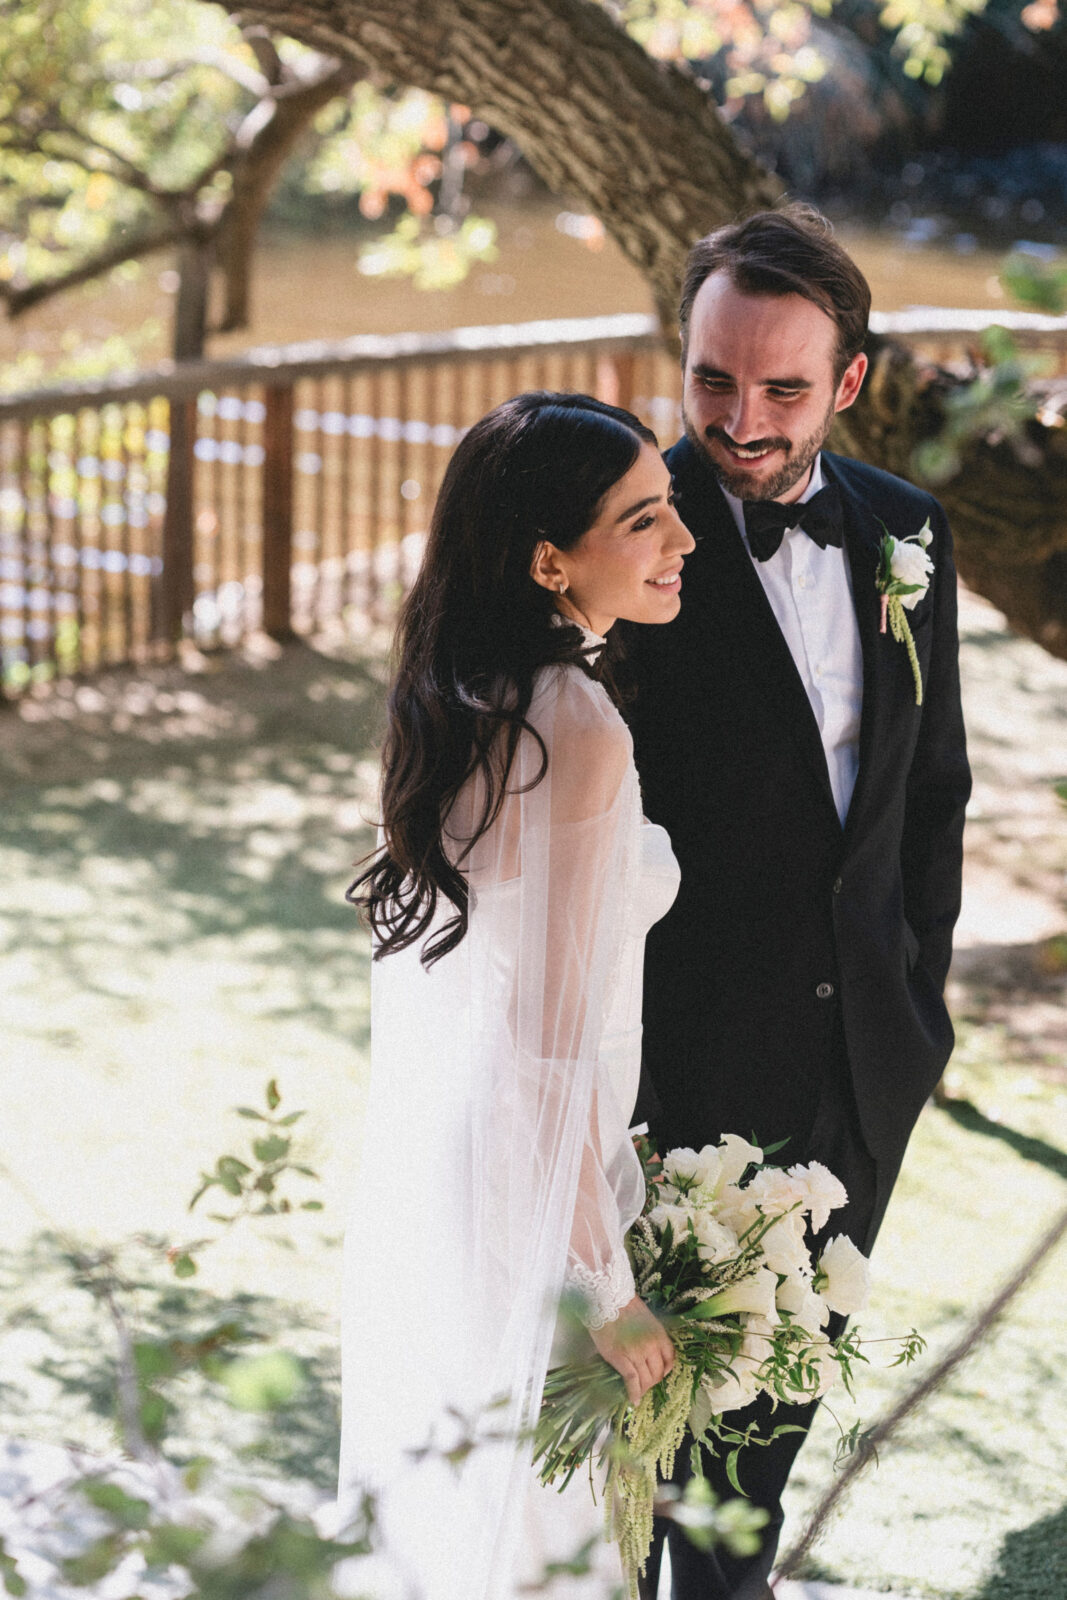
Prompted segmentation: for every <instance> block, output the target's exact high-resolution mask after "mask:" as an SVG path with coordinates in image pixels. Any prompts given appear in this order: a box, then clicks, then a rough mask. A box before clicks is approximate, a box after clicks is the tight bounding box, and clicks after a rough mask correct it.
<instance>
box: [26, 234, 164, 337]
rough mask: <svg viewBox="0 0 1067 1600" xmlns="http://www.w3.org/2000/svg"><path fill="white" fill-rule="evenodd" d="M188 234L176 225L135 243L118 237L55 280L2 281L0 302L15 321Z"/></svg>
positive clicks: (57, 274)
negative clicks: (58, 296) (42, 305)
mask: <svg viewBox="0 0 1067 1600" xmlns="http://www.w3.org/2000/svg"><path fill="white" fill-rule="evenodd" d="M188 232H189V229H188V228H187V227H184V226H183V225H182V224H181V223H178V222H175V223H166V224H164V225H163V226H161V227H159V228H155V229H151V230H150V231H148V232H146V233H144V234H142V235H141V236H140V237H139V238H136V239H128V238H126V237H125V236H123V235H119V236H118V237H117V238H115V239H112V240H111V241H109V243H108V244H106V245H104V246H103V247H102V249H100V250H98V251H97V252H96V254H95V255H92V256H88V257H86V259H85V260H84V261H80V262H78V263H77V264H76V265H75V266H73V267H68V268H66V269H65V270H64V271H63V272H57V273H56V274H55V275H54V276H53V277H50V278H38V279H37V280H36V282H34V283H27V284H21V285H20V284H17V283H4V282H2V281H0V300H3V301H4V303H5V304H6V306H7V314H8V316H9V317H10V318H11V319H12V320H14V319H15V318H16V317H21V316H22V315H23V314H24V313H25V312H27V311H30V310H32V308H33V307H34V306H39V305H41V304H42V303H43V302H44V301H45V300H51V299H53V298H54V296H55V295H57V294H62V293H63V292H64V290H66V289H74V288H77V286H78V285H79V284H81V283H90V282H91V281H92V279H93V278H98V277H99V276H100V275H101V274H102V273H104V272H110V271H111V269H112V267H118V266H121V265H122V263H123V262H124V261H138V260H140V259H141V257H142V256H148V255H151V254H152V252H153V251H155V250H163V249H165V248H166V247H167V246H168V245H173V244H177V243H179V241H180V240H182V239H183V238H185V237H186V236H187V235H188Z"/></svg>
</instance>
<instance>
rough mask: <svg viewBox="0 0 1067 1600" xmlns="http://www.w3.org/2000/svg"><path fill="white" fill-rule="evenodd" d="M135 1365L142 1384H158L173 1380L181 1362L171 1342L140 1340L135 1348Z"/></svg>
mask: <svg viewBox="0 0 1067 1600" xmlns="http://www.w3.org/2000/svg"><path fill="white" fill-rule="evenodd" d="M133 1365H134V1369H135V1371H136V1373H137V1377H138V1380H139V1381H140V1382H141V1383H156V1382H158V1381H159V1379H161V1378H173V1376H174V1374H175V1373H176V1372H178V1371H179V1369H180V1367H181V1362H180V1360H179V1359H178V1356H177V1355H176V1353H175V1351H174V1347H173V1345H172V1344H171V1343H170V1342H169V1341H167V1340H156V1339H139V1340H138V1341H137V1342H136V1343H135V1344H134V1347H133Z"/></svg>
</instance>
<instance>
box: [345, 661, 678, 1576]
mask: <svg viewBox="0 0 1067 1600" xmlns="http://www.w3.org/2000/svg"><path fill="white" fill-rule="evenodd" d="M528 720H529V721H530V723H531V724H532V725H533V726H534V727H535V728H536V730H537V732H538V734H539V735H540V737H541V739H542V740H543V741H544V746H545V751H546V753H547V759H548V765H547V773H546V775H545V776H544V778H543V780H542V781H541V782H536V781H535V780H536V778H537V777H538V775H539V774H540V772H541V770H542V759H541V752H540V750H539V749H538V748H537V746H536V743H535V741H534V740H533V739H531V738H530V737H529V735H527V734H524V735H523V736H522V737H521V739H520V741H519V745H518V750H517V753H516V758H515V762H514V765H513V767H512V771H511V776H510V779H509V784H508V794H507V796H506V797H505V800H504V804H503V806H502V808H501V811H500V814H499V815H498V817H497V818H496V819H495V820H494V822H493V823H492V826H491V827H490V828H489V830H488V832H487V833H486V834H485V835H484V836H483V838H482V839H481V840H479V842H478V844H477V845H476V846H475V848H474V849H473V851H471V852H470V853H469V855H468V857H467V858H466V859H465V861H464V863H463V864H464V868H465V870H466V871H467V873H468V879H469V883H470V886H471V908H470V922H469V927H468V932H467V936H466V938H465V939H464V940H463V941H462V943H461V944H460V945H459V946H458V948H457V949H456V950H455V951H453V952H451V953H450V954H449V955H448V956H446V957H444V958H443V959H442V960H441V961H439V962H438V963H436V964H435V965H434V966H433V967H431V968H430V970H429V971H428V972H427V971H426V970H425V969H424V968H422V967H421V965H420V964H419V961H418V952H417V950H409V951H405V952H401V953H400V954H399V955H390V956H387V957H385V958H384V959H383V960H381V961H379V962H376V963H375V966H374V976H373V988H372V1071H371V1088H370V1093H369V1097H368V1109H367V1121H366V1128H365V1134H364V1153H363V1160H362V1166H361V1172H360V1178H359V1184H358V1188H357V1192H356V1197H355V1203H354V1206H353V1210H352V1214H351V1216H350V1220H349V1227H348V1232H347V1237H346V1249H345V1291H344V1310H343V1318H342V1373H343V1404H342V1442H341V1475H340V1484H341V1490H340V1500H341V1506H342V1508H343V1509H347V1510H352V1509H354V1508H355V1506H356V1505H357V1504H358V1502H359V1498H360V1496H361V1493H362V1492H363V1490H365V1489H369V1490H370V1491H371V1492H372V1493H373V1494H374V1496H375V1499H376V1504H377V1512H378V1531H377V1539H376V1543H377V1547H378V1555H377V1557H376V1559H375V1561H374V1562H373V1565H369V1564H368V1566H367V1572H366V1582H367V1586H368V1592H371V1589H372V1588H373V1592H375V1593H376V1594H380V1595H381V1596H382V1600H391V1597H393V1596H397V1597H399V1596H403V1597H405V1600H407V1597H408V1596H411V1597H415V1596H418V1597H419V1600H513V1597H514V1596H516V1595H517V1594H518V1593H519V1592H520V1590H521V1589H522V1587H523V1586H524V1585H526V1584H529V1583H537V1582H538V1581H539V1580H540V1579H541V1577H542V1574H543V1571H544V1566H545V1563H546V1562H562V1561H568V1560H571V1559H573V1557H574V1555H575V1554H576V1551H577V1549H578V1548H579V1547H580V1546H581V1545H582V1544H584V1543H585V1542H586V1541H587V1540H589V1539H590V1538H594V1537H595V1538H597V1539H598V1543H597V1545H596V1547H595V1556H594V1572H593V1574H592V1575H591V1576H590V1577H589V1579H587V1580H575V1579H573V1578H561V1579H559V1580H558V1581H557V1583H556V1584H554V1585H552V1586H551V1587H549V1588H548V1589H546V1590H545V1591H544V1592H545V1593H547V1594H549V1595H550V1596H552V1595H555V1594H556V1593H558V1595H559V1597H560V1600H564V1597H568V1600H594V1597H595V1600H602V1597H603V1596H604V1595H605V1593H606V1592H607V1590H606V1589H605V1584H608V1585H610V1584H617V1583H618V1582H619V1581H620V1578H621V1573H620V1567H619V1562H618V1556H617V1553H616V1551H615V1549H614V1547H613V1546H612V1545H609V1544H608V1543H607V1541H606V1540H604V1539H603V1537H602V1534H603V1526H604V1521H603V1507H602V1505H601V1504H600V1503H599V1500H598V1501H597V1502H596V1503H594V1500H593V1496H592V1493H591V1490H590V1486H589V1481H588V1477H587V1476H584V1475H581V1474H578V1475H576V1477H575V1478H574V1479H573V1480H572V1482H571V1484H570V1485H569V1486H568V1488H567V1490H566V1491H564V1492H563V1493H562V1494H560V1493H559V1492H558V1491H557V1490H555V1489H552V1488H547V1489H546V1488H544V1487H543V1486H541V1485H540V1484H539V1483H538V1482H537V1480H536V1477H535V1475H534V1471H533V1468H532V1465H531V1462H530V1446H529V1443H528V1438H527V1440H526V1442H523V1439H522V1438H521V1437H520V1436H521V1435H523V1434H524V1433H526V1434H528V1430H529V1428H530V1427H531V1426H532V1424H533V1422H534V1421H535V1420H536V1416H537V1410H538V1407H539V1403H540V1394H541V1388H542V1386H543V1383H544V1375H545V1371H546V1369H547V1367H548V1364H549V1361H550V1358H551V1349H552V1342H553V1334H554V1328H555V1307H556V1304H557V1302H558V1299H559V1294H560V1292H561V1290H562V1289H563V1287H564V1286H565V1285H566V1284H567V1283H571V1284H575V1285H577V1286H579V1287H581V1288H582V1290H583V1291H584V1293H585V1294H586V1296H587V1298H588V1301H589V1304H590V1308H591V1309H590V1315H589V1320H590V1321H591V1322H592V1323H594V1324H595V1323H597V1322H603V1321H606V1320H608V1319H610V1318H612V1317H614V1316H615V1315H617V1314H618V1311H619V1310H620V1308H621V1307H622V1306H623V1305H625V1303H626V1302H627V1301H628V1300H629V1299H630V1298H631V1297H632V1295H633V1293H634V1285H633V1277H632V1274H631V1272H630V1268H629V1264H628V1261H627V1257H626V1252H625V1248H624V1245H623V1237H624V1234H625V1232H626V1229H627V1228H628V1227H629V1225H630V1223H631V1222H632V1221H633V1220H634V1218H635V1217H636V1216H637V1215H638V1213H639V1212H640V1210H641V1207H642V1204H643V1200H644V1186H643V1178H642V1173H641V1168H640V1163H639V1162H638V1160H637V1156H636V1153H635V1151H634V1148H633V1144H632V1141H631V1138H630V1135H629V1132H628V1128H629V1124H630V1119H631V1113H632V1109H633V1105H634V1100H635V1098H636V1093H637V1083H638V1076H639V1071H640V1046H641V985H642V963H643V954H644V940H645V935H646V933H647V931H648V929H649V928H650V927H651V926H652V924H653V923H654V922H655V921H656V920H657V919H658V918H659V917H661V916H663V915H664V914H665V912H666V911H667V910H668V908H669V907H670V905H671V903H672V901H673V899H674V897H675V895H676V893H677V889H678V881H679V874H678V867H677V863H676V862H675V859H674V856H673V854H672V852H671V848H670V843H669V840H668V839H667V836H666V834H665V833H664V831H663V830H662V829H661V828H658V827H656V826H654V825H652V824H650V823H647V822H644V821H643V819H642V816H641V806H640V794H639V789H638V783H637V774H636V770H635V769H634V765H633V756H632V746H631V743H630V737H629V733H628V732H627V730H626V728H625V725H624V724H623V722H622V719H621V718H620V717H619V714H618V712H617V711H616V709H615V707H614V706H613V705H612V703H611V701H610V699H609V697H608V696H607V694H606V692H605V690H604V689H603V688H602V687H601V686H600V685H599V684H597V683H595V682H593V681H592V680H591V679H590V678H589V677H587V676H586V674H585V673H583V672H582V671H581V670H580V669H579V668H576V667H570V666H568V667H553V668H546V669H544V670H543V671H542V673H541V674H540V675H539V677H538V680H537V685H536V689H535V695H534V700H533V703H532V705H531V708H530V712H529V717H528ZM482 799H483V796H482V794H481V792H480V790H479V788H478V786H477V784H476V783H471V784H469V785H468V786H467V789H466V790H464V792H463V793H462V794H461V796H460V800H459V802H457V805H456V807H455V808H454V809H453V812H452V814H451V815H450V817H449V822H448V830H447V831H448V833H449V835H450V836H451V839H452V848H453V851H454V853H455V855H456V856H457V857H459V856H460V854H461V849H462V846H461V844H460V842H459V841H462V840H463V839H467V838H469V837H470V836H471V834H472V833H473V831H474V826H475V819H476V818H477V817H478V816H479V806H480V802H481V800H482ZM446 920H447V912H446V914H445V915H443V916H442V917H441V922H444V921H446ZM472 1433H476V1434H477V1435H478V1437H479V1439H480V1440H481V1442H479V1443H478V1444H477V1446H476V1448H474V1449H473V1450H472V1451H470V1452H469V1453H468V1452H467V1451H466V1449H465V1448H464V1446H465V1442H466V1440H467V1439H468V1438H469V1437H470V1436H471V1434H472ZM516 1441H518V1442H516ZM427 1446H429V1449H428V1450H427V1448H426V1447H427ZM448 1451H452V1452H453V1455H452V1456H451V1458H450V1459H446V1454H445V1453H446V1452H448Z"/></svg>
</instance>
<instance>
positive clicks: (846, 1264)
mask: <svg viewBox="0 0 1067 1600" xmlns="http://www.w3.org/2000/svg"><path fill="white" fill-rule="evenodd" d="M823 1278H825V1280H826V1281H825V1283H824V1282H822V1281H821V1280H822V1279H823ZM816 1282H818V1284H819V1293H820V1294H821V1295H822V1297H823V1299H824V1300H825V1301H826V1304H827V1305H828V1306H829V1307H830V1310H831V1311H839V1312H840V1313H841V1314H842V1316H846V1317H848V1316H851V1315H852V1314H853V1312H856V1311H862V1310H863V1309H864V1308H865V1307H866V1304H867V1298H868V1296H869V1294H870V1292H871V1268H870V1262H869V1261H868V1260H867V1257H866V1256H865V1255H863V1254H862V1252H861V1251H859V1250H857V1248H856V1246H855V1245H854V1244H853V1243H852V1240H851V1239H850V1238H848V1236H847V1235H846V1234H843V1233H839V1234H838V1235H837V1237H836V1238H835V1239H831V1240H830V1243H829V1244H828V1245H827V1246H826V1249H825V1250H824V1251H823V1253H822V1256H821V1257H820V1260H819V1268H818V1273H817V1275H816Z"/></svg>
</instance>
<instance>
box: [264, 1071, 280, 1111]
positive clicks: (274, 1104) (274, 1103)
mask: <svg viewBox="0 0 1067 1600" xmlns="http://www.w3.org/2000/svg"><path fill="white" fill-rule="evenodd" d="M281 1103H282V1097H281V1094H280V1093H279V1090H278V1080H277V1078H272V1079H271V1080H270V1082H269V1083H268V1084H267V1104H268V1106H269V1107H270V1109H271V1110H272V1111H277V1109H278V1107H279V1106H280V1105H281Z"/></svg>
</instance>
